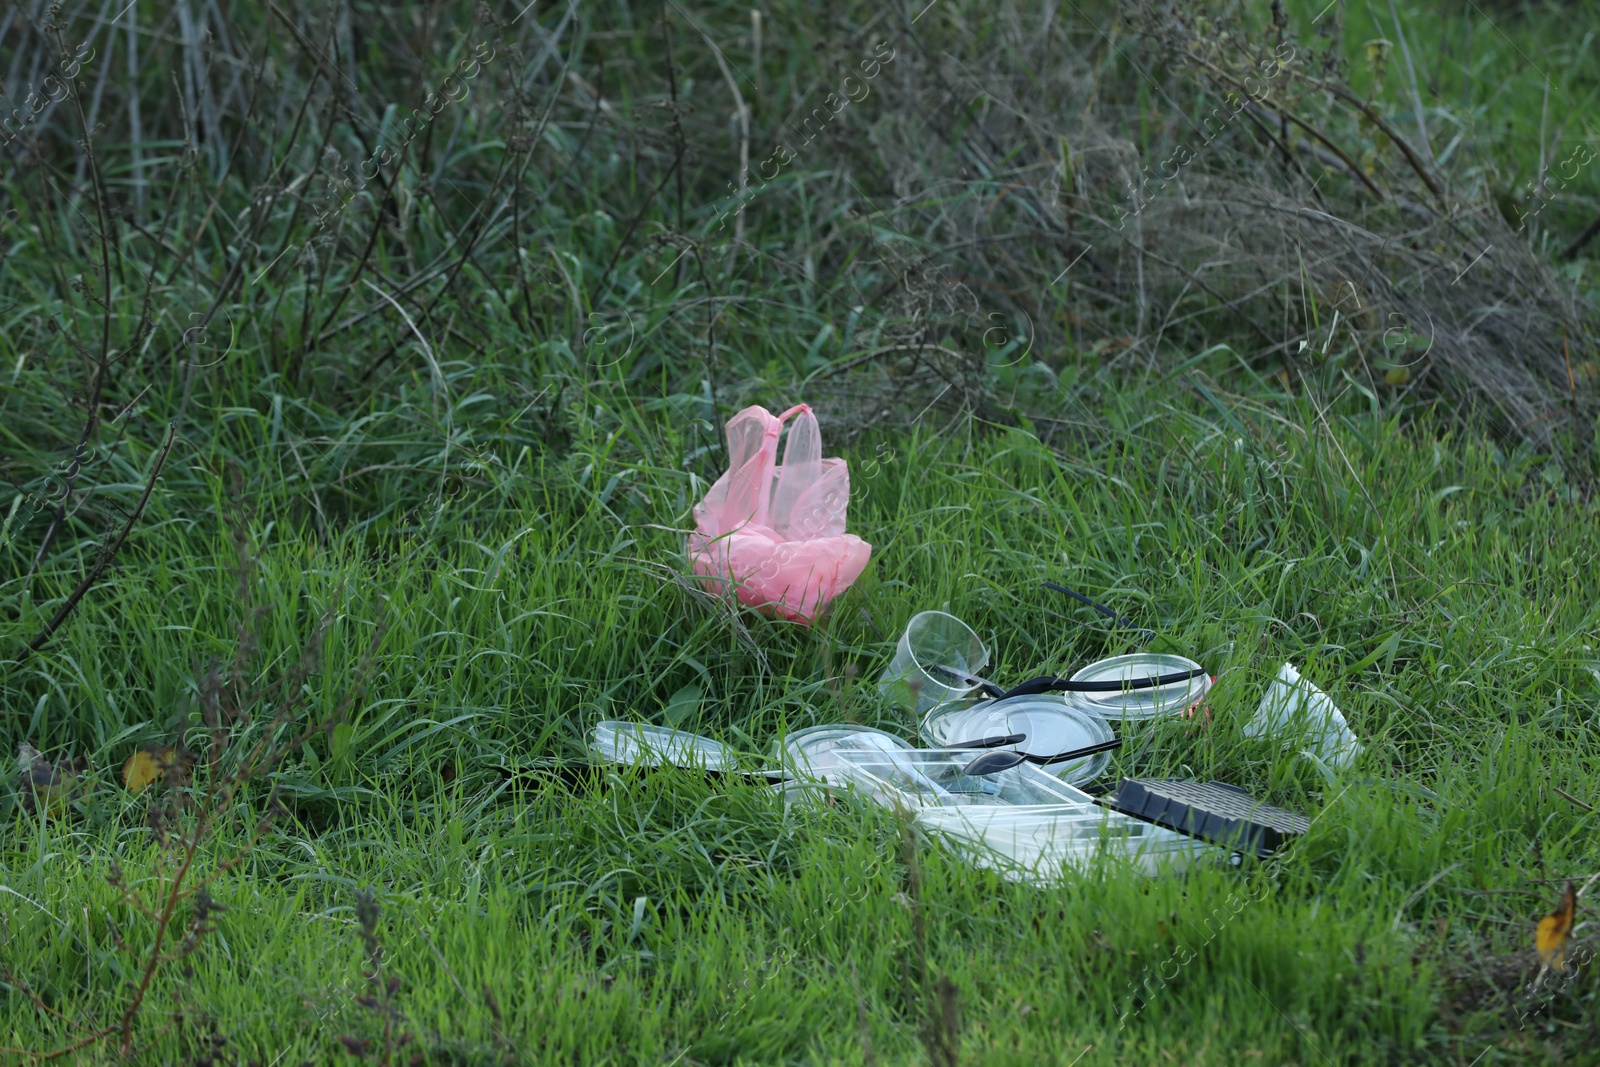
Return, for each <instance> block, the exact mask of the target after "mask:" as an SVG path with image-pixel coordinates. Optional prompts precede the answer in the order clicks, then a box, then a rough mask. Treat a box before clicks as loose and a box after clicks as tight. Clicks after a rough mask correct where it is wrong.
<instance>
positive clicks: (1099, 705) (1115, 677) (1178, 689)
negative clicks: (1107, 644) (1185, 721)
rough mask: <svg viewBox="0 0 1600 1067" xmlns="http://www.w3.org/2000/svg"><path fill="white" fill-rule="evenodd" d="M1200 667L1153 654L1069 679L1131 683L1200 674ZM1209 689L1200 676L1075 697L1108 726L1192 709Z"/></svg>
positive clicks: (1113, 661)
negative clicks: (1104, 719) (1156, 684)
mask: <svg viewBox="0 0 1600 1067" xmlns="http://www.w3.org/2000/svg"><path fill="white" fill-rule="evenodd" d="M1201 669H1202V668H1201V666H1200V664H1198V663H1196V662H1195V661H1194V660H1192V659H1185V658H1184V657H1182V656H1172V655H1165V654H1161V653H1155V652H1135V653H1132V654H1130V655H1127V656H1112V657H1111V658H1110V659H1103V660H1100V661H1099V662H1098V663H1091V664H1089V665H1088V666H1087V667H1085V668H1083V670H1081V671H1079V672H1078V673H1077V674H1074V675H1073V676H1072V680H1073V681H1074V682H1134V681H1143V680H1145V679H1147V678H1154V677H1159V676H1160V675H1163V674H1177V673H1178V672H1180V671H1196V670H1201ZM1210 689H1211V679H1210V678H1209V677H1208V676H1206V675H1204V674H1202V675H1200V676H1198V677H1195V678H1188V679H1185V680H1183V681H1180V682H1172V683H1170V684H1168V685H1163V686H1157V687H1155V688H1152V689H1124V690H1122V691H1120V692H1113V693H1075V694H1073V695H1074V696H1076V697H1078V698H1080V699H1081V700H1082V701H1083V702H1084V703H1085V705H1087V706H1089V707H1092V708H1094V709H1095V710H1096V711H1098V712H1099V713H1100V714H1101V715H1104V716H1105V717H1106V718H1107V719H1108V720H1110V721H1111V722H1116V721H1118V720H1119V719H1125V720H1128V721H1130V722H1132V721H1136V720H1139V719H1154V718H1159V717H1160V716H1163V715H1176V714H1178V713H1179V712H1181V711H1185V710H1187V709H1189V708H1192V707H1194V705H1196V704H1198V703H1199V702H1200V701H1201V700H1203V699H1204V698H1205V695H1206V693H1207V692H1208V691H1210Z"/></svg>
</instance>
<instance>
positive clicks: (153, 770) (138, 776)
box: [122, 748, 177, 793]
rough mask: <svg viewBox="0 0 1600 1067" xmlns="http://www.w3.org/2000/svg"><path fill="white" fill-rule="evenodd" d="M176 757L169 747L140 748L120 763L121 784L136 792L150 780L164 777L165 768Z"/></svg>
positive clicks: (131, 791) (129, 790)
mask: <svg viewBox="0 0 1600 1067" xmlns="http://www.w3.org/2000/svg"><path fill="white" fill-rule="evenodd" d="M176 759H177V753H176V752H174V751H173V750H172V749H170V748H141V749H139V750H138V751H137V752H135V753H134V754H133V755H131V756H129V757H128V760H127V762H126V763H124V764H123V765H122V784H123V785H125V786H127V787H128V792H130V793H137V792H139V791H140V790H141V789H144V788H145V787H146V786H148V785H149V784H150V783H151V782H154V781H158V780H159V779H161V778H164V777H166V774H167V768H169V767H171V766H172V765H173V763H174V762H175V761H176Z"/></svg>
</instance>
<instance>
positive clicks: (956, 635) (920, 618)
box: [879, 611, 989, 719]
mask: <svg viewBox="0 0 1600 1067" xmlns="http://www.w3.org/2000/svg"><path fill="white" fill-rule="evenodd" d="M988 663H989V650H988V649H986V648H984V647H983V641H982V640H981V639H980V638H979V637H978V635H977V634H975V633H973V632H972V627H970V626H968V625H967V624H966V623H964V622H962V621H961V620H960V619H958V618H956V617H955V616H954V615H949V614H946V613H945V612H942V611H924V612H922V613H921V614H918V615H913V616H912V617H911V621H910V622H909V623H907V624H906V632H905V633H903V634H901V635H900V644H899V646H898V647H897V648H896V649H895V653H894V659H892V660H890V661H889V669H888V670H886V671H884V672H883V677H882V679H880V683H879V684H880V688H881V689H882V690H883V691H884V692H885V693H888V694H889V695H891V696H893V697H895V698H896V699H898V700H900V701H901V702H902V703H903V704H905V705H906V706H907V707H909V708H911V709H912V710H914V711H915V712H916V714H917V716H918V717H919V719H920V718H921V717H922V716H924V715H926V714H927V713H928V712H930V711H932V710H933V709H934V708H936V707H939V706H940V705H942V704H947V703H950V702H952V701H956V700H962V699H964V698H967V697H970V696H971V695H972V694H973V693H974V692H976V690H977V686H959V685H950V684H948V683H950V682H952V681H954V679H952V678H951V677H950V675H948V674H946V673H944V672H942V671H939V672H931V671H930V668H933V667H940V666H943V667H953V668H954V669H955V670H957V671H960V672H962V673H964V674H977V673H978V672H980V671H982V670H983V668H984V667H985V666H987V665H988Z"/></svg>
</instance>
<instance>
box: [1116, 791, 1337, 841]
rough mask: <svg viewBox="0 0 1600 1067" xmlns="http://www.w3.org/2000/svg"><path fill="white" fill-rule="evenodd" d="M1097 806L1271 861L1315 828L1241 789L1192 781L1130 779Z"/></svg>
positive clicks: (1304, 819)
mask: <svg viewBox="0 0 1600 1067" xmlns="http://www.w3.org/2000/svg"><path fill="white" fill-rule="evenodd" d="M1096 803H1097V804H1102V805H1104V806H1105V807H1108V808H1111V809H1113V810H1115V811H1120V812H1122V813H1123V814H1124V815H1131V816H1133V817H1134V818H1136V819H1143V820H1144V821H1145V822H1151V823H1155V824H1156V825H1157V826H1165V827H1166V828H1167V829H1169V830H1176V831H1178V832H1179V833H1183V834H1188V835H1189V836H1190V837H1198V838H1200V839H1201V840H1202V841H1209V842H1211V843H1212V844H1216V845H1222V846H1223V847H1225V848H1230V849H1233V850H1235V851H1238V852H1254V853H1255V854H1256V855H1257V856H1259V857H1261V858H1263V859H1265V858H1266V857H1268V856H1271V855H1272V854H1273V853H1275V852H1277V851H1278V850H1279V849H1280V848H1282V847H1283V846H1284V845H1285V844H1286V843H1287V842H1288V841H1289V840H1290V839H1292V838H1295V837H1298V836H1300V835H1301V834H1304V833H1306V832H1307V831H1308V830H1310V829H1311V820H1310V819H1307V818H1306V817H1305V816H1304V815H1297V814H1295V813H1294V812H1292V811H1285V810H1284V809H1283V808H1276V807H1273V806H1272V805H1271V804H1265V803H1262V802H1261V801H1259V800H1257V799H1256V798H1255V797H1252V796H1251V795H1250V794H1249V793H1246V792H1245V791H1244V790H1243V789H1240V788H1239V787H1238V786H1234V785H1226V784H1224V783H1222V782H1196V781H1193V780H1192V779H1188V778H1124V779H1123V780H1122V784H1121V785H1119V786H1118V787H1117V791H1116V794H1115V795H1113V796H1110V797H1102V798H1100V799H1098V800H1096Z"/></svg>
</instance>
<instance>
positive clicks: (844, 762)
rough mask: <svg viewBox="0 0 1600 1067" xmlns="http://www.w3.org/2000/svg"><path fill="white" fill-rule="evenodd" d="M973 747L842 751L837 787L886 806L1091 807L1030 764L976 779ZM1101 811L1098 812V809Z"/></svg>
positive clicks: (1078, 792)
mask: <svg viewBox="0 0 1600 1067" xmlns="http://www.w3.org/2000/svg"><path fill="white" fill-rule="evenodd" d="M982 754H983V753H982V752H979V751H975V750H973V749H941V748H915V749H906V750H904V751H899V752H881V751H880V752H872V751H867V750H861V749H856V750H848V749H846V750H840V751H838V752H836V753H835V756H836V757H837V759H838V763H837V770H836V772H835V777H836V778H837V782H836V784H838V785H841V786H850V787H854V788H856V789H858V790H860V792H862V793H863V794H865V795H867V796H870V797H871V798H872V799H874V800H876V801H878V803H880V804H884V805H887V806H888V807H900V808H906V809H917V808H926V807H941V806H942V807H968V806H985V807H994V806H1004V807H1061V806H1063V805H1065V806H1068V807H1085V806H1087V807H1091V808H1092V807H1093V804H1094V802H1093V801H1092V800H1091V799H1090V797H1089V795H1088V794H1087V793H1084V792H1083V791H1081V790H1078V789H1074V788H1073V787H1072V786H1070V785H1068V784H1066V783H1065V782H1063V781H1062V780H1061V779H1059V778H1057V777H1056V776H1055V775H1052V774H1046V773H1045V772H1044V771H1042V770H1040V769H1039V768H1038V767H1035V766H1034V765H1033V764H1031V763H1019V764H1018V765H1017V766H1015V767H1008V768H1006V769H1005V770H1003V771H997V772H995V773H993V774H981V775H972V774H967V773H966V772H965V768H966V766H967V765H968V764H969V763H971V762H972V761H973V760H975V759H977V758H978V757H979V756H981V755H982ZM1096 810H1098V809H1096Z"/></svg>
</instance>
